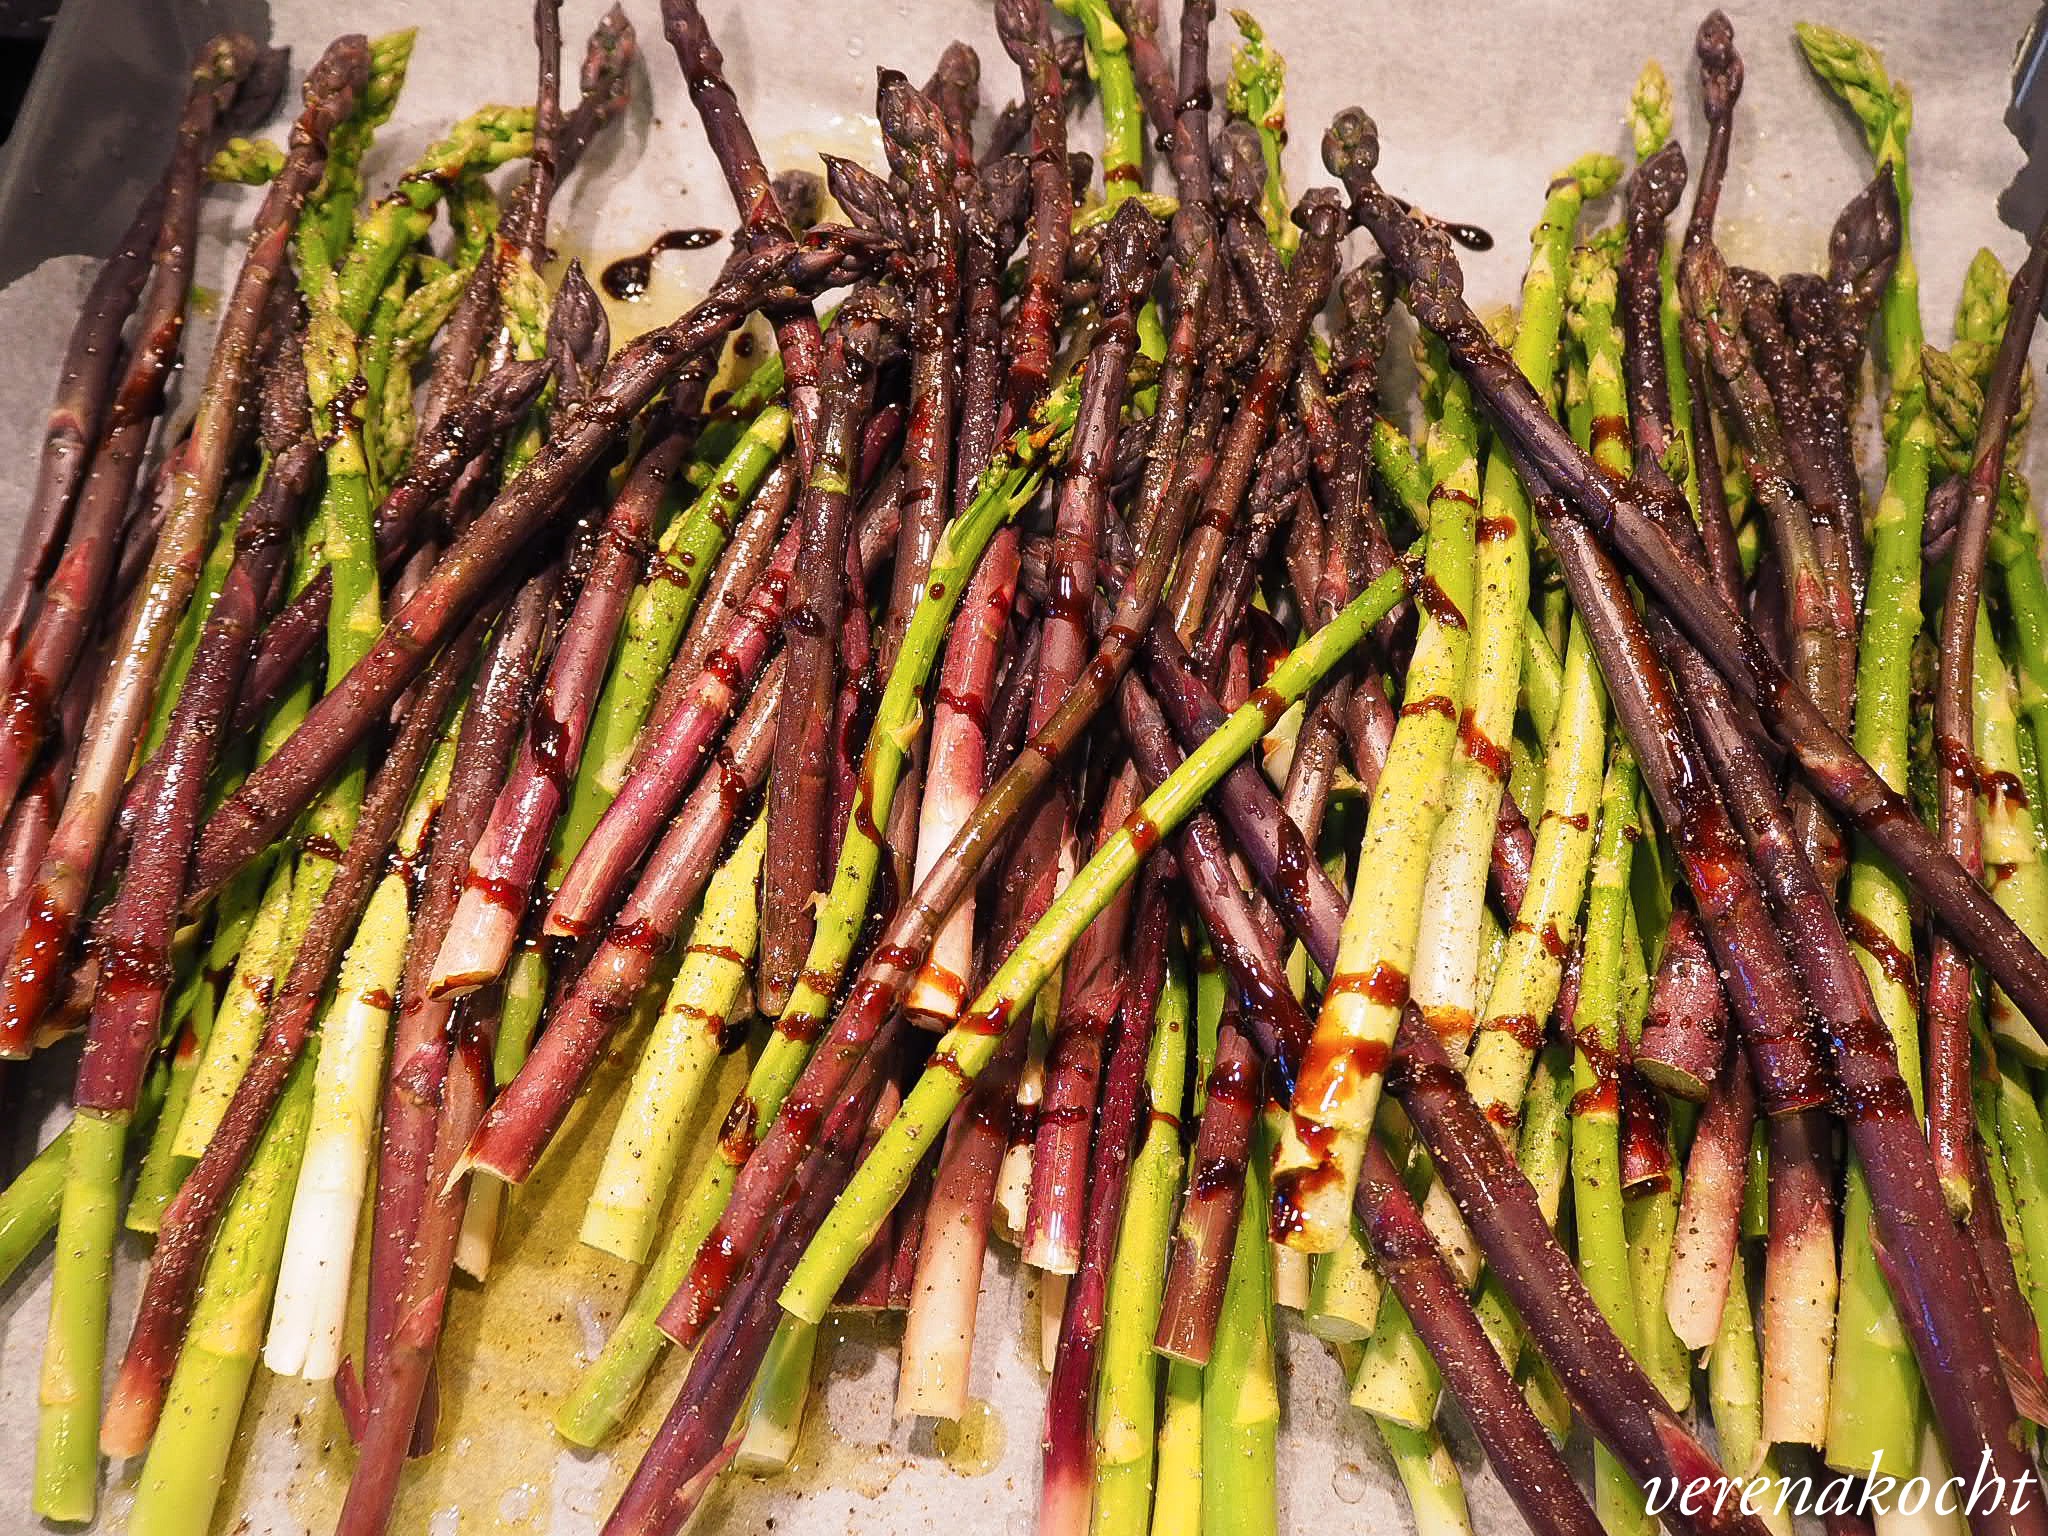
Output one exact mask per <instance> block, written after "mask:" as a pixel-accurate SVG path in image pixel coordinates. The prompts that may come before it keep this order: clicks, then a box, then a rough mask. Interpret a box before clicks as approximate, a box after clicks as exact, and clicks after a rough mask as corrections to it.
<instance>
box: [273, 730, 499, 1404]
mask: <svg viewBox="0 0 2048 1536" xmlns="http://www.w3.org/2000/svg"><path fill="white" fill-rule="evenodd" d="M460 729H461V713H460V711H457V712H455V713H454V714H453V716H452V717H451V718H450V720H449V721H448V723H447V724H446V725H445V726H444V727H443V728H442V731H441V735H440V738H439V740H438V741H436V743H435V744H434V752H433V755H432V756H431V757H430V758H429V759H428V760H427V765H426V769H425V771H424V772H423V773H422V774H421V776H420V783H419V786H418V788H417V789H415V790H414V791H413V796H412V802H411V804H410V805H408V806H407V807H406V813H405V820H404V821H403V822H402V823H400V825H399V831H398V838H397V842H396V854H397V857H396V859H395V860H394V861H393V865H392V867H391V869H390V870H389V871H388V872H387V873H386V874H385V876H384V878H383V879H382V880H380V881H379V882H378V883H377V888H376V889H375V890H374V891H373V892H372V893H371V895H370V901H369V905H368V906H366V907H365V908H364V909H363V916H362V920H361V922H360V923H358V925H357V927H356V934H355V938H354V939H353V940H352V941H351V942H350V944H349V948H348V954H347V956H346V957H345V958H344V959H343V961H342V966H341V975H340V978H339V980H338V981H337V983H336V985H335V989H334V996H333V997H332V998H331V999H330V1000H329V1002H328V1004H327V1007H326V1009H325V1010H324V1011H323V1013H322V1015H321V1018H320V1023H319V1026H318V1028H317V1030H316V1031H315V1034H314V1037H313V1039H312V1041H311V1042H309V1047H310V1049H311V1050H312V1051H313V1052H314V1053H315V1055H314V1067H313V1117H312V1121H311V1123H310V1124H309V1126H308V1128H307V1132H306V1154H305V1157H304V1159H303V1160H302V1161H301V1163H300V1164H299V1179H298V1186H297V1188H296V1190H295V1191H294V1193H293V1196H292V1209H291V1221H290V1225H289V1227H288V1228H287V1229H286V1232H285V1244H284V1259H283V1263H282V1265H281V1267H280V1269H279V1272H278V1281H277V1295H276V1297H275V1299H274V1300H273V1301H272V1303H271V1309H270V1333H269V1336H268V1337H267V1338H266V1339H265V1341H264V1345H263V1363H264V1364H265V1365H267V1366H269V1367H270V1369H271V1370H273V1371H275V1372H276V1373H277V1374H278V1375H280V1376H303V1377H305V1378H307V1379H309V1380H312V1381H327V1380H330V1379H332V1377H333V1375H334V1373H335V1371H336V1370H337V1369H338V1368H339V1367H340V1364H341V1341H342V1330H343V1327H344V1325H345V1323H346V1322H347V1318H348V1296H349V1280H350V1277H351V1275H352V1273H353V1271H354V1267H355V1249H356V1226H357V1223H358V1221H359V1220H360V1219H361V1216H362V1208H363V1194H364V1190H365V1189H366V1188H367V1186H368V1183H369V1173H370V1157H371V1145H372V1142H373V1141H374V1139H375V1135H376V1124H377V1100H378V1095H379V1094H380V1093H381V1092H382V1091H383V1084H384V1046H385V1040H386V1037H387V1036H388V1034H389V1032H390V1028H391V1017H392V1012H393V1009H394V1007H395V1002H394V999H395V996H396V994H397V991H398V983H399V972H400V970H401V968H402V967H403V966H404V963H405V950H406V945H407V943H408V942H409V941H410V939H411V937H412V916H411V897H412V892H411V882H410V881H409V879H408V878H407V871H408V870H410V869H411V868H412V867H413V866H414V864H415V863H416V862H417V861H418V860H419V858H420V857H421V855H422V850H423V845H424V844H425V841H426V838H427V836H428V833H429V831H430V830H431V828H432V827H433V825H434V820H435V817H436V816H437V814H438V813H439V810H440V807H441V803H442V801H444V800H445V799H447V796H448V783H449V776H450V773H451V772H452V770H453V768H454V765H455V744H456V737H457V734H458V733H459V731H460Z"/></svg>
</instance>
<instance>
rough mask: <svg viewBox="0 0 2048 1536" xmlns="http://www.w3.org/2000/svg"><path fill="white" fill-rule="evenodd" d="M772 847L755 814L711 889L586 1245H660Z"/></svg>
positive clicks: (638, 1250) (641, 1074) (637, 1081)
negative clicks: (764, 858)
mask: <svg viewBox="0 0 2048 1536" xmlns="http://www.w3.org/2000/svg"><path fill="white" fill-rule="evenodd" d="M767 841H768V824H767V819H766V817H765V816H756V817H755V818H754V824H753V825H752V826H751V827H749V828H748V829H747V833H746V836H745V837H743V838H741V839H740V845H739V847H738V848H737V849H735V850H734V851H733V855H732V857H731V858H729V859H727V860H726V861H725V863H724V864H723V865H721V866H720V867H719V869H718V871H717V873H716V874H714V875H713V876H712V877H711V883H710V885H709V886H707V887H706V889H705V892H704V906H703V911H702V913H701V915H700V916H699V917H698V919H697V925H696V927H695V928H694V929H693V930H692V931H691V934H690V943H689V946H688V947H687V948H686V949H685V950H684V951H683V963H682V966H681V968H680V969H679V970H678V971H677V972H676V979H675V983H674V985H673V986H671V987H670V988H669V991H668V996H667V998H666V1000H665V1001H664V1002H663V1003H662V1006H661V1012H660V1013H659V1014H658V1015H657V1016H656V1018H655V1021H654V1029H653V1031H652V1032H651V1033H650V1034H649V1036H648V1039H647V1044H646V1046H645V1047H644V1048H643V1049H642V1051H641V1054H640V1062H639V1065H638V1066H637V1067H635V1068H634V1071H633V1081H632V1083H631V1085H630V1086H629V1087H628V1088H627V1090H626V1107H625V1109H624V1111H623V1112H622V1113H621V1114H620V1116H619V1120H618V1123H617V1125H616V1126H614V1127H613V1129H612V1139H611V1144H610V1145H609V1146H608V1147H607V1148H606V1149H605V1155H604V1163H603V1165H602V1166H601V1167H600V1168H599V1169H598V1174H597V1183H596V1186H595V1187H594V1188H593V1189H592V1190H591V1194H590V1204H589V1206H588V1207H586V1208H585V1210H584V1213H583V1227H582V1232H581V1237H582V1239H583V1241H584V1242H586V1243H588V1244H589V1245H590V1246H591V1247H593V1248H600V1249H603V1250H604V1251H605V1252H606V1253H610V1254H615V1255H617V1256H618V1257H619V1258H622V1259H625V1260H626V1261H628V1262H629V1263H633V1264H638V1263H640V1262H641V1261H642V1260H643V1259H645V1258H646V1256H647V1249H648V1246H649V1245H650V1244H651V1243H652V1242H653V1240H654V1235H655V1230H656V1228H657V1226H658V1225H659V1224H660V1219H661V1208H662V1204H663V1202H664V1201H665V1200H666V1198H667V1195H668V1188H669V1184H670V1181H671V1180H673V1179H674V1177H675V1171H676V1163H677V1160H678V1159H679V1158H680V1157H681V1155H682V1149H683V1141H684V1138H685V1137H686V1136H687V1135H688V1134H689V1131H690V1128H691V1125H692V1123H693V1117H694V1113H695V1110H696V1106H697V1101H698V1099H699V1097H700V1096H701V1095H702V1093H703V1091H704V1085H705V1084H706V1083H707V1082H708V1081H709V1080H710V1077H711V1071H712V1068H713V1066H714V1065H715V1064H716V1063H717V1061H718V1054H719V1043H720V1040H721V1038H722V1037H723V1035H724V1033H725V1026H726V1020H727V1018H728V1016H729V1015H730V1014H731V1012H732V1010H733V1005H734V1003H735V1002H736V1001H737V1000H738V998H739V995H740V991H741V989H742V988H743V987H744V986H745V985H746V979H747V973H748V970H749V968H750V967H751V965H752V963H753V957H754V945H755V942H756V940H757V938H758V937H759V933H760V922H759V910H758V907H757V905H756V902H755V899H754V888H755V882H756V881H757V880H758V879H759V878H760V874H761V854H762V850H763V849H764V848H765V847H766V846H767Z"/></svg>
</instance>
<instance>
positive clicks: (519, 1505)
mask: <svg viewBox="0 0 2048 1536" xmlns="http://www.w3.org/2000/svg"><path fill="white" fill-rule="evenodd" d="M539 1504H540V1490H539V1489H538V1488H536V1487H534V1486H533V1484H531V1483H519V1484H517V1485H515V1486H513V1487H511V1488H507V1489H506V1490H505V1492H504V1494H503V1495H502V1496H501V1497H500V1498H499V1500H498V1518H499V1519H500V1520H502V1521H504V1522H505V1523H506V1524H507V1525H524V1524H526V1522H527V1520H528V1519H529V1518H530V1517H531V1516H532V1515H533V1514H534V1513H535V1511H536V1509H537V1508H538V1506H539Z"/></svg>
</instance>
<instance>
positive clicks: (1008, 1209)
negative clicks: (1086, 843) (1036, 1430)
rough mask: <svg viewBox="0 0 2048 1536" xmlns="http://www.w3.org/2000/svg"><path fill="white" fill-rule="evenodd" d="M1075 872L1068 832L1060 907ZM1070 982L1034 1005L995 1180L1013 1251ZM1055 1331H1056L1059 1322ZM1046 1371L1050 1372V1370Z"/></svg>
mask: <svg viewBox="0 0 2048 1536" xmlns="http://www.w3.org/2000/svg"><path fill="white" fill-rule="evenodd" d="M1075 867H1076V854H1075V843H1074V838H1073V834H1072V833H1071V832H1069V833H1067V834H1066V835H1065V836H1063V837H1062V838H1061V839H1060V847H1059V859H1058V863H1057V865H1056V867H1055V872H1054V875H1053V899H1054V900H1055V901H1057V900H1058V899H1059V895H1060V893H1061V892H1062V891H1064V890H1065V889H1066V888H1067V882H1068V881H1070V880H1072V879H1073V878H1074V869H1075ZM1065 977H1066V972H1065V968H1064V967H1059V968H1056V969H1055V970H1054V971H1053V973H1052V975H1050V976H1049V977H1047V978H1046V983H1045V985H1044V986H1043V987H1041V988H1040V989H1039V992H1038V996H1037V997H1036V998H1034V999H1033V1000H1032V1004H1031V1043H1030V1045H1029V1046H1028V1047H1027V1049H1026V1051H1025V1056H1024V1067H1023V1070H1022V1071H1021V1072H1019V1073H1018V1074H1017V1099H1016V1103H1017V1109H1018V1114H1017V1116H1016V1124H1017V1126H1018V1128H1019V1130H1021V1133H1022V1134H1019V1133H1018V1131H1013V1132H1012V1134H1011V1137H1010V1145H1009V1148H1008V1149H1007V1150H1006V1151H1005V1152H1004V1153H1003V1167H1002V1171H1001V1172H1000V1173H998V1174H997V1175H996V1205H995V1213H996V1219H995V1230H996V1231H997V1232H998V1233H1000V1234H1001V1235H1002V1237H1003V1240H1004V1241H1005V1242H1007V1243H1009V1244H1011V1245H1012V1246H1013V1247H1014V1246H1020V1245H1021V1244H1022V1242H1023V1235H1024V1223H1025V1215H1026V1211H1027V1208H1028V1207H1029V1205H1030V1203H1031V1149H1032V1142H1033V1137H1032V1135H1031V1132H1030V1128H1031V1127H1032V1126H1034V1125H1036V1123H1037V1120H1038V1105H1039V1102H1040V1101H1041V1100H1042V1099H1044V1097H1045V1050H1046V1045H1047V1044H1048V1042H1049V1041H1050V1040H1051V1037H1052V1028H1053V1024H1054V1022H1055V1021H1056V1020H1057V1019H1058V1018H1059V1016H1060V994H1061V992H1062V991H1063V990H1064V989H1063V986H1062V983H1063V982H1064V980H1065ZM1054 1328H1055V1331H1057V1328H1058V1324H1057V1322H1055V1324H1054ZM1047 1368H1048V1369H1050V1368H1051V1367H1050V1365H1048V1367H1047Z"/></svg>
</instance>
